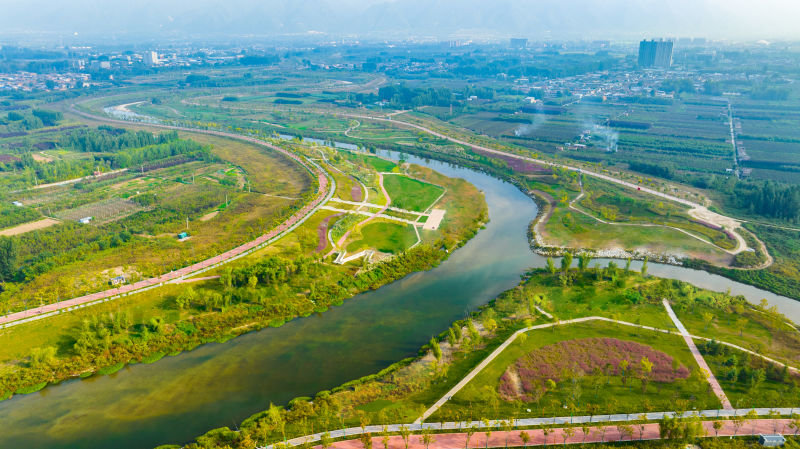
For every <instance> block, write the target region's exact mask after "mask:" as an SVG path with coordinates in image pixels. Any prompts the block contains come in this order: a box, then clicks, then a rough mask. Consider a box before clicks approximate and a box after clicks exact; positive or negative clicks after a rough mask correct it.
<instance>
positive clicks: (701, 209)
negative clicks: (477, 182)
mask: <svg viewBox="0 0 800 449" xmlns="http://www.w3.org/2000/svg"><path fill="white" fill-rule="evenodd" d="M402 112H406V111H400V112H398V113H402ZM333 115H339V116H344V117H352V118H361V119H364V120H374V121H379V122H386V123H394V124H397V125H399V126H405V127H409V128H414V129H417V130H419V131H422V132H425V133H428V134H430V135H432V136H435V137H438V138H440V139H445V140H449V141H450V142H453V143H457V144H459V145H465V146H467V147H469V148H472V149H473V150H478V151H483V152H487V153H492V154H496V155H498V156H505V157H513V158H515V159H520V160H524V161H527V162H533V163H535V164H539V165H544V166H550V167H558V168H563V169H566V170H570V171H575V172H578V173H583V174H586V175H587V176H592V177H595V178H598V179H602V180H604V181H608V182H612V183H614V184H618V185H621V186H624V187H627V188H630V189H634V190H638V191H641V192H645V193H649V194H651V195H655V196H657V197H660V198H664V199H666V200H669V201H674V202H676V203H680V204H683V205H685V206H689V207H690V208H691V209H690V210H689V215H691V216H692V217H694V218H696V219H698V220H703V221H707V222H709V223H712V224H713V225H716V226H719V227H721V228H723V229H727V230H729V231H731V233H732V234H733V236H734V238H735V239H736V241H737V245H736V249H734V250H733V251H734V254H738V253H740V252H742V251H744V250H745V249H747V242H746V241H745V240H744V238H743V237H742V236H741V235H739V233H737V232H735V229H736V228H738V227H739V223H740V221H739V220H736V219H733V218H731V217H727V216H725V215H722V214H718V213H716V212H712V211H711V210H709V209H708V208H707V207H706V206H704V205H702V204H699V203H696V202H694V201H691V200H687V199H684V198H679V197H677V196H673V195H670V194H668V193H664V192H659V191H658V190H654V189H651V188H649V187H646V186H640V185H638V184H634V183H631V182H628V181H623V180H621V179H617V178H615V177H613V176H609V175H604V174H602V173H598V172H595V171H592V170H587V169H584V168H578V167H572V166H569V165H564V164H558V163H555V162H549V161H545V160H542V159H536V158H532V157H527V156H522V155H519V154H514V153H507V152H505V151H500V150H495V149H492V148H488V147H484V146H481V145H477V144H474V143H470V142H466V141H464V140H461V139H457V138H455V137H451V136H448V135H446V134H442V133H440V132H437V131H433V130H431V129H429V128H426V127H424V126H422V125H417V124H416V123H410V122H404V121H402V120H396V119H392V118H391V117H390V118H384V117H373V116H369V115H360V114H337V113H334V114H333Z"/></svg>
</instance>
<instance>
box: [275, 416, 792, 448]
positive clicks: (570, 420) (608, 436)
mask: <svg viewBox="0 0 800 449" xmlns="http://www.w3.org/2000/svg"><path fill="white" fill-rule="evenodd" d="M751 411H753V412H755V413H756V415H757V416H759V417H761V418H760V419H755V420H751V421H748V422H746V423H745V422H743V423H742V424H741V427H740V428H739V429H738V430H737V429H736V427H735V426H734V424H733V421H723V428H722V429H720V431H719V436H729V435H756V434H760V433H790V434H793V433H794V431H795V430H794V429H793V428H791V425H790V420H789V419H779V418H771V419H764V418H765V417H767V416H770V415H771V414H773V413H774V414H777V415H778V416H791V415H792V414H793V413H796V412H798V411H800V408H788V407H787V408H776V409H765V408H757V409H739V410H702V411H698V412H696V416H698V417H700V418H708V419H710V420H709V421H703V425H704V427H705V428H706V429H707V434H708V436H712V435H715V433H714V429H713V427H712V426H711V423H712V422H713V421H712V420H722V419H727V418H731V417H734V416H738V417H740V418H741V417H743V416H745V415H746V414H747V413H748V412H751ZM693 415H694V413H693ZM675 416H679V417H680V416H683V417H686V416H688V415H687V414H678V413H675V412H650V413H638V414H616V415H595V416H562V417H556V418H523V419H513V418H512V419H509V423H510V424H511V427H512V428H516V429H519V428H525V427H536V426H556V425H561V426H567V427H572V428H573V429H574V430H575V435H574V436H573V437H571V438H568V439H567V442H568V443H581V442H582V441H583V431H582V430H581V427H582V426H583V425H589V427H591V428H592V429H591V431H590V432H589V436H591V435H592V434H595V433H597V434H599V435H600V438H598V439H596V440H590V439H589V436H587V439H586V442H587V443H588V442H602V441H612V440H613V441H617V440H618V439H619V437H620V433H619V430H620V429H619V428H618V427H617V426H618V425H619V424H627V423H630V424H629V425H630V426H632V427H633V428H634V435H633V438H632V439H634V440H636V439H638V438H639V429H640V424H638V423H636V421H641V420H642V417H645V418H646V420H647V421H658V420H661V419H663V418H665V417H675ZM488 424H489V425H488V426H487V425H486V423H484V422H482V421H465V422H444V423H425V424H389V425H386V426H382V425H372V426H366V427H364V428H361V427H350V428H347V429H338V430H331V431H329V432H328V435H329V437H330V438H331V439H339V438H348V437H349V438H354V437H358V436H360V435H361V434H363V433H371V434H373V435H379V434H380V433H381V432H384V430H385V431H387V432H390V433H396V432H400V431H401V430H402V429H403V428H405V429H407V430H409V431H411V432H414V433H419V432H420V431H421V430H422V429H432V430H434V431H442V430H450V431H452V430H464V429H468V428H472V429H473V430H474V431H475V433H474V434H473V436H472V438H471V439H470V447H471V448H478V447H481V446H483V445H485V444H486V435H485V434H484V433H478V432H481V431H483V430H484V429H487V428H489V429H491V431H492V435H493V436H494V437H495V438H499V439H500V441H501V444H499V445H497V446H492V444H496V443H493V441H494V442H496V441H497V440H494V439H492V438H490V440H489V446H490V447H500V446H503V447H504V446H505V438H506V433H505V432H504V431H503V430H502V427H503V422H502V421H500V420H493V421H489V422H488ZM598 424H604V425H602V426H600V425H598ZM648 425H649V426H656V430H658V429H657V426H658V424H657V423H652V422H651V423H649V424H645V426H648ZM646 428H647V427H645V429H646ZM603 429H605V433H603ZM526 432H527V433H528V435H529V436H530V437H531V442H529V443H528V444H529V445H530V444H531V443H534V444H544V432H543V430H542V429H531V430H526ZM548 432H553V433H549V434H548V435H549V436H548V438H547V442H548V444H552V443H553V441H554V440H553V439H552V438H553V437H554V436H555V438H557V440H556V441H559V442H561V443H562V444H563V438H561V435H563V428H556V429H548ZM615 432H616V433H615ZM519 433H520V430H512V431H511V432H509V433H508V438H509V446H511V444H510V443H511V442H512V441H517V442H518V444H514V446H522V445H523V444H522V441H521V440H512V438H514V436H515V435H516V436H517V437H518V436H519ZM322 435H323V433H315V434H313V435H306V436H302V437H297V438H293V439H290V440H287V441H286V443H287V444H288V445H289V446H299V445H303V444H310V443H315V442H317V441H321V438H322ZM447 435H460V436H461V439H460V440H457V441H460V445H455V446H451V445H450V444H452V443H453V442H452V441H451V440H447V438H451V437H448V436H447ZM655 435H656V437H655V438H658V432H656V434H655ZM615 436H616V439H615ZM643 436H644V435H643ZM466 437H467V435H466V433H461V432H459V433H451V434H436V435H435V436H434V438H435V439H437V440H438V441H441V442H442V443H445V442H448V444H447V445H445V446H439V448H440V449H451V448H452V449H458V448H463V447H465V443H466V440H467V438H466ZM479 437H480V438H479ZM391 438H396V440H391V441H392V442H397V441H399V442H400V443H401V444H402V443H403V442H402V439H401V437H400V436H396V437H390V439H391ZM440 438H441V440H439V439H440ZM534 438H536V439H534ZM625 439H626V440H630V439H631V438H630V437H628V436H627V435H626V436H625ZM645 439H646V438H645ZM414 440H417V441H416V442H419V435H414V436H412V437H411V440H410V442H411V443H414V442H415V441H414ZM347 441H356V442H359V443H360V441H359V440H357V439H356V440H343V441H340V442H337V443H334V446H333V447H337V448H340V449H350V448H351V446H348V445H349V444H353V443H347ZM479 442H480V443H479ZM339 445H343V446H339ZM316 447H320V446H316ZM360 447H361V448H363V445H362V446H360ZM381 447H383V445H382V443H381V441H380V437H374V439H373V448H381ZM389 447H390V448H394V449H399V448H404V447H405V446H404V445H403V446H395V445H392V444H390V446H389ZM411 447H412V446H411V445H409V448H411ZM419 447H420V446H414V448H415V449H419ZM431 447H433V445H431ZM262 449H274V448H273V445H268V446H265V447H263V448H262Z"/></svg>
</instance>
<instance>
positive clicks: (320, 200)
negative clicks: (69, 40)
mask: <svg viewBox="0 0 800 449" xmlns="http://www.w3.org/2000/svg"><path fill="white" fill-rule="evenodd" d="M72 111H73V112H74V113H76V114H78V115H81V116H84V117H87V118H90V119H92V120H100V121H105V122H110V123H117V124H122V125H130V124H131V122H128V121H124V120H113V119H106V118H103V117H97V116H94V115H91V114H87V113H84V112H81V111H78V110H76V109H74V108H73V109H72ZM146 125H147V126H151V127H156V128H164V129H174V130H180V131H188V132H196V133H201V134H210V135H215V136H220V137H226V138H232V139H238V140H244V141H247V142H250V143H254V144H257V145H261V146H264V147H267V148H269V149H271V150H274V151H277V152H279V153H281V154H283V155H285V156H287V157H289V158H290V159H292V160H294V161H296V162H297V163H299V164H300V165H301V166H302V167H304V168H305V169H307V170H308V171H309V172H311V173H313V174H314V175H316V177H317V180H318V183H319V191H318V192H317V196H316V197H315V198H314V200H313V201H311V203H308V204H306V205H305V206H303V207H302V208H301V209H300V210H298V211H297V212H295V213H294V214H293V215H292V216H291V217H289V218H288V219H287V220H286V221H284V222H283V223H281V224H280V225H278V227H276V228H274V229H272V230H271V231H269V232H268V233H266V234H264V235H262V236H260V237H258V238H257V239H255V240H252V241H250V242H247V243H245V244H243V245H240V246H237V247H236V248H233V249H231V250H228V251H226V252H224V253H222V254H218V255H216V256H214V257H211V258H209V259H206V260H204V261H201V262H198V263H195V264H192V265H189V266H187V267H183V268H180V269H178V270H174V271H171V272H169V273H165V274H163V275H161V276H157V277H152V278H149V279H144V280H141V281H138V282H135V283H133V284H126V285H123V286H120V287H117V288H112V289H109V290H104V291H100V292H96V293H91V294H88V295H83V296H79V297H77V298H72V299H68V300H64V301H60V302H57V303H53V304H47V305H44V306H40V307H35V308H32V309H28V310H24V311H22V312H16V313H12V314H9V315H5V316H0V329H2V328H7V327H11V326H16V325H19V324H22V323H27V322H30V321H34V320H38V319H42V318H45V317H49V316H53V315H56V314H58V313H62V312H64V311H69V310H74V309H78V308H82V307H87V306H89V305H93V304H98V303H101V302H106V301H111V300H114V299H117V298H121V297H123V296H127V295H130V294H132V293H138V292H143V291H146V290H149V289H152V288H156V287H159V286H162V285H164V284H165V283H167V282H171V281H176V280H179V279H185V278H187V277H190V276H195V275H197V274H200V273H203V272H205V271H208V270H211V269H213V268H216V267H218V266H220V265H222V264H224V263H227V262H230V261H232V260H235V259H238V258H240V257H243V256H245V255H247V254H250V253H251V252H253V251H256V250H258V249H260V248H262V247H264V246H266V245H269V244H270V243H272V242H274V241H276V240H278V239H280V238H281V237H283V236H284V235H286V234H287V233H289V232H291V231H293V230H294V229H295V228H297V227H298V226H300V225H301V224H302V223H303V222H304V221H305V220H307V219H308V218H309V217H310V216H311V215H313V214H314V212H316V211H317V210H318V209H319V208H320V206H322V205H323V204H324V203H325V202H327V201H328V200H329V199H330V197H331V196H332V195H333V191H334V190H335V188H336V184H335V181H334V180H333V178H331V179H330V181H329V175H328V174H327V173H326V172H325V170H323V169H322V167H320V166H319V165H318V164H316V163H315V162H313V161H311V160H309V159H304V158H301V157H300V156H298V155H296V154H294V153H292V152H290V151H287V150H285V149H283V148H281V147H279V146H276V145H273V144H270V143H267V142H264V141H261V140H259V139H256V138H254V137H248V136H242V135H239V134H233V133H227V132H222V131H210V130H202V129H194V128H183V127H179V126H171V125H158V124H150V123H148V124H146Z"/></svg>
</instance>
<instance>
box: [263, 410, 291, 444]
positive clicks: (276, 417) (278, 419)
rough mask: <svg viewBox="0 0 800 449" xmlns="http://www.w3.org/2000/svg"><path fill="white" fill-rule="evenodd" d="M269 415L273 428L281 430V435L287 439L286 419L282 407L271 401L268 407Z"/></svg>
mask: <svg viewBox="0 0 800 449" xmlns="http://www.w3.org/2000/svg"><path fill="white" fill-rule="evenodd" d="M267 416H268V417H269V420H270V422H272V428H273V429H276V430H280V432H281V437H282V438H283V440H284V441H285V440H286V433H285V430H286V421H285V420H284V419H283V413H282V411H281V408H280V407H278V406H277V405H275V404H273V403H271V402H270V404H269V409H267Z"/></svg>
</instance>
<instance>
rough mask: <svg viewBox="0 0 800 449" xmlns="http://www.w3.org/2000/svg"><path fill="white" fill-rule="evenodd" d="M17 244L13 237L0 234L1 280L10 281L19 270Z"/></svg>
mask: <svg viewBox="0 0 800 449" xmlns="http://www.w3.org/2000/svg"><path fill="white" fill-rule="evenodd" d="M18 255H19V254H18V250H17V244H16V242H15V240H14V239H12V238H11V237H6V236H0V282H7V281H10V280H11V279H12V278H13V277H14V273H16V271H17V258H18Z"/></svg>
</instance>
